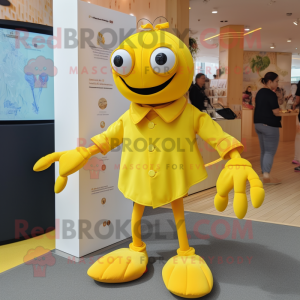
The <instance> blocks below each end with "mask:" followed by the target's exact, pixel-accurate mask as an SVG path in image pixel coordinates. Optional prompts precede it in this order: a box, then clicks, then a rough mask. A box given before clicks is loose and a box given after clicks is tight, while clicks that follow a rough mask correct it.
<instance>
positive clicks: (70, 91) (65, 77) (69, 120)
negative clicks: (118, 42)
mask: <svg viewBox="0 0 300 300" xmlns="http://www.w3.org/2000/svg"><path fill="white" fill-rule="evenodd" d="M66 12H68V13H67V14H66ZM77 14H78V9H77V1H74V0H64V1H61V0H54V1H53V34H54V36H57V33H58V32H59V30H61V33H62V36H61V47H59V48H58V47H57V48H55V49H54V65H55V66H56V67H57V68H58V73H57V75H56V76H55V77H54V118H55V151H56V152H59V151H65V150H70V149H74V148H76V146H77V138H78V136H79V133H78V127H79V121H78V76H77V75H70V74H69V70H70V66H74V65H75V66H76V65H77V64H78V48H77V47H75V48H71V49H68V48H65V45H64V40H65V36H64V32H65V29H73V30H76V32H77V26H78V17H77ZM58 175H59V174H58V163H56V168H55V178H57V177H58ZM55 218H56V219H59V222H57V223H56V224H58V223H59V224H60V225H59V228H58V227H56V231H57V233H56V234H57V238H56V248H57V249H59V250H61V251H63V252H66V253H69V254H72V255H74V256H79V241H78V239H77V238H72V239H64V238H63V235H62V227H63V220H70V221H72V222H75V225H76V227H77V222H78V219H79V174H78V172H77V173H75V174H73V175H71V176H69V179H68V184H67V187H66V188H65V190H64V191H62V192H61V193H60V194H56V200H55ZM58 232H59V238H58Z"/></svg>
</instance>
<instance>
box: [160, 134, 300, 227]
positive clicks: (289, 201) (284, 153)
mask: <svg viewBox="0 0 300 300" xmlns="http://www.w3.org/2000/svg"><path fill="white" fill-rule="evenodd" d="M245 141H246V143H245V146H246V148H245V151H244V153H243V154H242V156H243V157H244V158H246V159H248V160H249V161H250V162H251V163H252V166H253V168H254V170H255V171H256V172H257V174H259V176H261V169H260V148H259V142H258V138H251V139H246V140H245ZM293 158H294V142H280V144H279V147H278V150H277V153H276V156H275V159H274V165H273V169H272V172H271V174H272V175H273V176H275V177H277V178H279V179H281V180H282V183H281V184H279V185H275V186H272V185H268V186H265V187H264V188H265V191H266V198H265V201H264V203H263V205H262V206H261V207H260V208H258V209H255V208H253V206H252V204H251V201H250V186H249V184H247V197H248V212H247V214H246V217H245V219H247V220H255V221H262V222H269V223H277V224H284V225H291V226H298V227H300V173H295V172H294V167H295V165H292V163H291V162H292V160H293ZM215 194H216V188H211V189H208V190H205V191H202V192H200V193H196V194H193V195H190V196H188V197H186V198H185V199H184V202H185V206H184V207H185V210H186V211H192V212H199V213H205V214H213V215H220V216H224V217H235V214H234V211H233V206H232V201H233V191H231V192H230V194H229V205H228V207H227V208H226V210H225V211H224V212H222V213H219V212H218V211H217V210H216V209H215V207H214V196H215ZM164 207H167V208H171V205H166V206H164Z"/></svg>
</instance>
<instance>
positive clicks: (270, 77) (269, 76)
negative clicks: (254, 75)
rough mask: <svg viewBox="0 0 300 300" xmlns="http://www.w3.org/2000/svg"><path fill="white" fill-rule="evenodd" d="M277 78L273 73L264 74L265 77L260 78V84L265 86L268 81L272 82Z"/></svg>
mask: <svg viewBox="0 0 300 300" xmlns="http://www.w3.org/2000/svg"><path fill="white" fill-rule="evenodd" d="M277 77H278V74H276V73H274V72H268V73H266V74H265V77H263V78H261V80H260V82H261V83H262V84H267V83H268V82H269V81H270V80H271V81H274V80H275V79H276V78H277Z"/></svg>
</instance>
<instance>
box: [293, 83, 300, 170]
mask: <svg viewBox="0 0 300 300" xmlns="http://www.w3.org/2000/svg"><path fill="white" fill-rule="evenodd" d="M295 96H296V101H295V102H294V104H293V110H295V109H296V107H297V106H298V105H299V104H300V81H299V82H298V84H297V91H296V94H295ZM298 120H299V122H300V110H299V114H298ZM299 143H300V141H299V135H298V134H297V135H296V139H295V157H294V159H293V161H292V163H293V164H297V165H299V166H298V167H296V168H295V169H294V170H295V172H300V154H299V153H300V144H299Z"/></svg>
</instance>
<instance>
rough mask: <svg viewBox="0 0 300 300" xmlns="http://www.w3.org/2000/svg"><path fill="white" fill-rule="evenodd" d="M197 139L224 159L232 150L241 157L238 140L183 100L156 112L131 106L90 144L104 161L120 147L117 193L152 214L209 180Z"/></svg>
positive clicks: (147, 108)
mask: <svg viewBox="0 0 300 300" xmlns="http://www.w3.org/2000/svg"><path fill="white" fill-rule="evenodd" d="M196 134H198V135H199V136H200V137H201V138H202V139H203V140H204V141H206V142H207V143H208V144H209V145H210V146H212V147H213V148H214V149H216V151H217V152H218V153H219V155H220V156H221V157H222V158H224V159H229V156H228V153H229V152H230V151H231V150H232V149H234V148H237V150H238V151H239V152H240V153H241V152H242V151H243V145H242V144H241V143H240V142H239V141H238V140H236V139H235V138H234V137H232V136H230V135H229V134H227V133H225V132H224V131H223V130H222V128H221V126H220V125H219V124H218V123H217V122H215V121H213V120H212V119H211V117H210V116H209V115H208V114H206V113H203V112H201V111H199V110H198V109H197V108H196V107H194V106H193V105H191V104H189V103H187V100H186V99H185V98H184V97H181V98H180V99H178V100H175V101H173V102H172V103H171V104H163V105H160V106H156V107H152V106H149V105H142V104H137V103H134V102H132V103H131V105H130V108H129V110H128V111H126V112H125V113H124V114H123V115H122V116H121V117H120V118H119V119H118V120H117V121H116V122H114V123H113V124H111V125H110V126H109V127H108V128H107V130H106V131H105V132H103V133H101V134H99V135H96V136H94V137H93V138H91V140H92V141H93V142H94V143H95V144H96V145H97V146H98V147H99V149H100V151H101V153H102V154H104V155H105V154H106V153H107V152H108V151H110V150H112V149H114V148H116V147H117V146H119V145H120V144H121V143H123V147H122V157H121V162H120V173H119V182H118V188H119V190H120V191H121V192H122V193H123V194H124V196H125V197H126V198H128V199H131V200H132V201H134V202H136V203H139V204H141V205H145V206H152V207H153V208H156V207H159V206H162V205H165V204H167V203H170V202H172V201H174V200H176V199H178V198H180V197H183V196H185V195H186V194H187V192H188V190H189V188H190V187H191V186H192V185H194V184H196V183H198V182H200V181H202V180H204V179H205V178H206V177H207V172H206V170H205V167H204V163H203V159H202V156H201V154H200V152H199V149H198V147H197V142H196Z"/></svg>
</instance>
